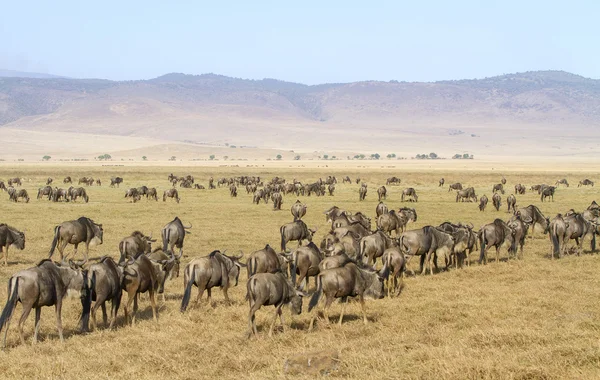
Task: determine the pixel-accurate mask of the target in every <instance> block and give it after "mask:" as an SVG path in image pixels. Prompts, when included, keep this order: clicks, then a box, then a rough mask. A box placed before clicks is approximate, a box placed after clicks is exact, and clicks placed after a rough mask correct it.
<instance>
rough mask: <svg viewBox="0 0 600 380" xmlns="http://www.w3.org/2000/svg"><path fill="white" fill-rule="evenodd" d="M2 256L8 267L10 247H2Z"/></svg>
mask: <svg viewBox="0 0 600 380" xmlns="http://www.w3.org/2000/svg"><path fill="white" fill-rule="evenodd" d="M2 255H3V256H4V266H8V246H6V247H2Z"/></svg>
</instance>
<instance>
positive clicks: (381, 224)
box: [377, 210, 408, 236]
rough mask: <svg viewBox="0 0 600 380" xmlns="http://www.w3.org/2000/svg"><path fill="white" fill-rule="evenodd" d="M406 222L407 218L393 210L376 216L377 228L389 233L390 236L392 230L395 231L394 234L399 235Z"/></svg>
mask: <svg viewBox="0 0 600 380" xmlns="http://www.w3.org/2000/svg"><path fill="white" fill-rule="evenodd" d="M407 223H408V219H406V218H405V217H404V216H403V215H402V214H400V213H396V211H395V210H390V212H388V213H387V214H383V215H381V216H380V217H379V218H377V229H379V230H381V231H383V232H386V233H388V234H390V236H391V234H392V231H395V232H396V236H400V233H401V232H402V231H404V227H405V226H406V224H407Z"/></svg>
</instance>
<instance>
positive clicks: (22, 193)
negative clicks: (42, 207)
mask: <svg viewBox="0 0 600 380" xmlns="http://www.w3.org/2000/svg"><path fill="white" fill-rule="evenodd" d="M11 189H13V191H12V192H11V191H10V190H11ZM8 190H9V191H8V194H9V196H10V200H11V201H13V202H18V201H19V198H21V199H24V200H25V203H29V194H28V193H27V190H25V189H21V190H16V189H15V188H14V187H9V188H8Z"/></svg>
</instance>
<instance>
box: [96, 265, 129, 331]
mask: <svg viewBox="0 0 600 380" xmlns="http://www.w3.org/2000/svg"><path fill="white" fill-rule="evenodd" d="M122 280H123V273H122V271H121V270H120V269H119V268H118V267H117V264H116V263H115V261H114V260H113V259H112V258H110V257H108V256H104V257H102V258H101V259H100V261H99V262H97V263H94V264H92V265H90V267H89V269H88V284H89V285H88V286H89V290H90V292H91V296H92V301H94V305H92V309H91V311H90V314H91V316H92V328H93V329H94V330H96V329H97V323H96V310H98V307H102V320H103V321H104V327H107V326H106V325H107V323H108V316H107V313H106V301H108V300H110V303H111V312H110V325H108V328H109V329H110V330H112V329H113V327H114V325H115V322H116V321H117V312H118V311H119V306H120V305H121V295H122V294H123V290H122V289H121V283H122Z"/></svg>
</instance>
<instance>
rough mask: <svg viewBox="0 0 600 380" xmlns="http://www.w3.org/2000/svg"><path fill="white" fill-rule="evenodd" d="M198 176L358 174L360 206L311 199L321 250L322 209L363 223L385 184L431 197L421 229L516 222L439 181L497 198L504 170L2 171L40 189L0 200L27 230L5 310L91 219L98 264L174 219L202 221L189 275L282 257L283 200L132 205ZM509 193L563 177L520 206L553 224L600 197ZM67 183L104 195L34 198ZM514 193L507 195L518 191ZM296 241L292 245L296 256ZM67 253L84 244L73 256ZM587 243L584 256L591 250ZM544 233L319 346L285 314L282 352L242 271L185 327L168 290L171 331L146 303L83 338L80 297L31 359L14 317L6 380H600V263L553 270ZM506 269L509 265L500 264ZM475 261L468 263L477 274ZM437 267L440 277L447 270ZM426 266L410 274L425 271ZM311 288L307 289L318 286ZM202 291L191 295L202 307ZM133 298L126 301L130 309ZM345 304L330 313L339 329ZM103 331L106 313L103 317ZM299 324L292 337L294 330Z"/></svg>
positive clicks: (4, 360) (392, 202)
mask: <svg viewBox="0 0 600 380" xmlns="http://www.w3.org/2000/svg"><path fill="white" fill-rule="evenodd" d="M171 171H174V172H176V173H177V174H181V175H183V174H188V173H189V174H192V175H194V176H195V177H196V179H197V181H199V182H200V183H202V184H204V185H206V183H207V178H208V177H209V176H214V177H215V178H219V177H222V176H232V175H241V174H252V175H261V176H262V177H263V178H265V179H270V178H272V177H273V176H275V175H279V176H284V177H285V178H288V179H290V180H291V179H292V178H297V179H300V180H302V181H309V180H314V179H316V178H318V177H319V176H321V177H325V176H327V175H328V174H334V175H336V176H337V177H338V179H339V180H340V181H341V178H342V176H345V175H346V174H348V175H350V176H351V177H352V178H354V177H356V176H360V177H362V178H364V179H365V180H366V181H367V182H368V183H369V194H368V195H367V200H366V201H365V202H358V193H357V185H356V184H352V185H342V184H341V183H340V184H338V186H337V191H336V194H335V196H334V197H329V196H326V197H319V198H317V197H314V196H313V197H310V198H308V197H301V198H300V199H301V200H302V201H304V202H306V203H307V204H308V214H307V216H306V217H305V220H306V222H307V224H308V225H309V227H313V226H317V227H318V228H319V231H318V232H317V238H316V240H319V241H320V239H321V238H322V236H323V234H324V233H325V231H326V230H327V229H328V226H327V225H326V224H325V218H324V217H323V211H324V210H325V209H327V208H329V207H330V206H332V205H338V206H339V207H342V208H344V209H348V210H352V211H359V210H360V211H363V212H366V213H367V214H369V215H373V214H374V210H375V205H376V204H377V199H376V188H377V187H378V186H379V185H380V184H382V183H384V182H385V178H387V177H388V176H391V175H397V176H399V177H401V178H402V185H401V186H388V194H389V197H388V200H387V204H388V205H389V206H390V207H394V208H397V207H399V206H400V205H401V203H400V190H401V189H402V188H404V187H405V186H412V187H415V188H416V189H417V191H418V193H419V203H417V204H412V206H414V207H416V209H417V212H418V216H419V220H418V222H417V223H415V224H414V225H413V226H412V227H411V228H414V227H421V226H424V225H426V224H438V223H441V222H443V221H445V220H451V221H454V222H457V221H463V222H467V221H470V222H473V224H474V225H475V226H476V227H479V226H480V225H482V224H484V223H488V222H490V221H492V220H493V219H494V218H496V217H500V218H503V219H507V218H508V216H509V215H508V214H507V212H506V205H505V197H506V196H504V197H503V198H504V204H503V206H502V209H501V211H500V212H496V211H494V210H493V208H492V207H491V205H489V207H488V210H487V211H486V212H484V213H480V212H479V211H478V210H477V207H476V205H475V204H472V203H460V204H459V203H455V202H454V193H448V192H447V187H446V188H445V189H441V188H438V187H437V181H438V179H439V177H440V176H441V175H443V176H444V177H446V180H447V183H450V182H454V181H458V180H460V181H461V182H463V184H468V185H472V186H475V188H476V191H477V194H478V195H479V196H481V195H482V194H484V193H485V194H487V195H488V197H490V195H491V187H492V184H493V183H497V182H498V181H499V179H500V175H498V174H497V173H492V174H490V173H489V172H483V171H481V172H478V171H469V172H468V173H466V174H461V173H460V172H459V171H456V170H451V169H449V170H448V171H447V172H444V173H439V172H436V173H435V174H433V173H432V172H431V171H429V172H422V173H420V172H415V171H410V172H403V171H402V170H395V171H391V170H385V169H347V170H338V169H335V170H334V169H328V168H319V169H317V168H312V169H294V170H291V169H284V168H279V169H275V168H273V169H269V168H261V169H258V168H204V167H202V168H200V167H194V168H167V167H155V168H152V167H109V168H101V167H86V168H83V167H77V166H72V167H69V166H65V165H63V166H56V167H52V166H43V167H42V166H40V167H34V166H24V167H21V168H13V169H10V168H3V170H2V173H0V178H4V179H6V178H9V177H12V176H14V175H20V176H23V177H25V178H28V179H30V181H28V182H26V183H25V184H24V187H25V188H26V189H27V190H28V191H30V195H32V196H33V199H32V201H31V202H30V203H29V204H21V203H19V204H13V203H10V202H8V199H7V198H8V197H7V196H6V195H5V194H4V195H2V194H0V196H1V197H2V199H1V200H0V204H2V210H3V212H2V218H1V220H0V221H1V222H5V223H8V224H10V225H12V226H14V227H16V228H19V229H25V230H26V236H27V238H26V239H27V240H26V249H25V250H24V251H22V252H21V251H16V250H15V249H11V252H10V253H11V255H10V258H9V262H10V264H9V267H8V268H5V267H0V300H1V301H0V302H4V300H6V296H7V295H6V286H4V285H3V284H6V281H7V279H8V278H9V277H10V276H11V275H12V274H13V273H15V272H16V271H18V270H20V269H23V268H27V267H30V266H32V265H35V263H36V262H38V261H39V260H40V259H42V258H44V257H46V256H47V253H48V249H49V246H50V243H51V239H52V232H53V228H54V226H55V225H56V224H58V223H60V222H62V221H65V220H71V219H75V218H77V217H79V216H81V215H85V216H88V217H91V218H93V219H94V220H96V221H98V222H101V223H103V225H104V230H105V239H104V244H103V245H101V246H97V247H92V248H91V256H92V257H97V256H100V255H105V254H108V255H112V256H113V257H117V246H118V242H119V241H120V240H121V239H122V238H123V237H125V236H127V235H128V234H129V233H131V231H133V230H135V229H139V230H141V231H143V232H145V233H153V234H154V236H158V235H159V233H160V229H161V228H162V226H163V225H164V224H165V223H166V222H168V221H170V220H171V219H172V218H173V217H174V216H176V215H177V216H179V217H180V218H181V219H182V220H183V221H184V223H186V224H187V223H192V224H193V229H192V234H191V235H188V237H187V238H186V243H185V257H184V259H183V263H184V264H185V263H186V262H187V261H189V260H190V259H192V258H193V257H196V256H202V255H206V254H207V253H209V252H210V251H211V250H213V249H228V252H230V253H237V252H238V251H239V250H243V251H244V253H245V254H248V253H250V252H251V251H253V250H256V249H259V248H262V247H263V246H264V245H265V244H266V243H270V244H271V245H273V246H276V247H278V246H279V236H278V235H279V229H278V228H279V226H280V225H281V224H283V223H286V222H288V221H290V220H291V214H290V213H289V207H290V206H291V204H292V202H293V201H295V200H296V197H295V196H286V197H285V198H284V207H283V208H284V210H283V211H280V212H275V211H272V206H271V205H270V204H269V205H265V204H263V203H261V204H260V205H258V206H256V205H253V204H251V199H250V198H251V197H250V195H246V193H245V190H243V189H240V191H239V196H238V198H237V199H233V198H230V197H229V192H228V191H227V190H226V189H217V190H214V191H208V190H207V191H198V190H186V189H182V190H181V191H180V192H181V197H182V201H181V203H180V204H176V203H174V202H170V201H167V203H163V202H162V200H161V201H159V202H153V201H152V202H146V201H145V200H143V201H142V202H140V203H137V204H132V203H129V202H127V201H126V200H125V199H124V198H123V195H124V193H125V190H126V189H127V188H128V187H132V186H139V185H142V184H146V185H149V186H156V187H157V188H158V189H159V192H160V194H161V195H162V191H163V190H164V189H166V188H168V187H169V184H168V182H167V179H166V177H167V175H168V173H169V172H171ZM115 174H121V175H122V176H123V177H124V178H125V182H124V184H123V185H122V186H121V188H120V189H112V188H109V187H108V183H109V178H110V176H111V175H115ZM503 174H504V175H505V176H506V178H507V180H508V188H509V190H510V189H511V188H512V186H514V184H515V183H518V182H520V183H523V184H525V185H528V186H529V185H531V184H534V183H541V182H546V183H554V181H556V179H558V178H562V177H567V178H568V179H569V181H570V182H571V183H572V186H571V188H569V189H563V188H560V189H559V190H558V191H557V192H556V196H555V202H554V203H543V204H541V203H540V201H539V197H538V196H537V193H536V194H531V193H529V192H528V193H527V194H526V195H523V196H517V199H518V205H520V206H526V205H528V204H530V203H534V204H536V205H538V206H540V208H541V210H542V211H543V212H544V213H545V214H546V215H554V214H556V213H557V212H565V211H566V210H568V209H570V208H575V209H576V210H582V209H583V208H585V207H587V205H589V203H590V202H591V201H592V200H593V199H595V198H596V195H597V192H596V190H595V188H579V189H578V188H576V187H575V186H574V185H575V184H576V183H577V181H578V180H579V179H581V178H584V177H586V176H587V177H589V178H591V179H592V180H594V179H595V178H594V176H593V175H592V174H589V173H582V174H577V177H575V176H573V175H569V174H568V173H555V172H550V171H545V172H538V173H535V172H532V173H526V172H512V173H510V172H505V173H503ZM65 175H71V176H73V178H78V177H80V176H83V175H88V176H90V175H91V176H92V177H95V178H96V177H100V178H101V179H102V180H103V183H104V186H102V187H100V188H98V187H91V188H89V189H88V193H89V195H90V199H91V201H90V203H89V204H80V203H78V204H71V203H68V204H65V203H60V204H55V203H48V202H47V201H38V200H36V199H35V195H36V194H37V188H38V187H40V186H42V184H43V183H44V182H45V179H46V178H47V177H48V176H52V177H54V178H55V181H57V182H59V183H62V178H63V177H64V176H65ZM507 195H508V194H507ZM294 245H295V244H294V243H292V244H291V245H290V247H293V246H294ZM67 249H68V250H71V249H72V247H69V248H67ZM587 250H589V244H586V251H587ZM548 253H549V242H548V238H547V236H544V235H542V234H541V233H540V232H539V231H538V232H536V234H535V237H534V238H533V239H528V241H527V245H526V247H525V258H524V259H523V260H518V261H516V260H510V261H508V262H501V263H499V264H495V263H493V262H492V263H490V264H488V265H486V266H479V265H477V264H474V265H472V266H471V267H470V268H465V269H460V270H450V271H449V272H442V273H439V274H436V275H433V276H416V277H408V278H407V279H406V280H405V288H404V291H403V292H402V294H401V296H400V297H399V298H393V299H387V298H386V299H383V300H376V301H373V300H371V301H368V302H367V312H368V316H369V319H370V322H371V323H370V324H369V325H367V326H365V325H363V323H362V320H361V318H360V309H359V306H358V304H355V303H352V304H351V305H349V306H348V308H347V311H346V317H345V322H344V324H343V326H342V327H341V328H340V327H338V326H337V325H335V326H332V327H330V328H328V327H325V326H324V325H323V323H318V325H317V328H316V331H314V332H312V333H307V332H306V328H307V325H308V321H309V315H308V314H307V313H306V305H307V302H305V307H304V313H303V314H302V315H300V316H298V317H295V318H294V320H293V322H292V319H291V316H290V314H289V311H288V310H287V309H285V313H284V315H285V318H286V323H287V326H288V328H287V329H286V331H285V332H284V333H282V332H281V331H280V330H278V332H277V333H276V334H275V335H274V337H273V338H272V339H269V338H268V337H267V336H266V332H267V330H268V324H269V322H270V321H271V318H272V316H273V308H272V307H268V308H263V309H261V310H259V311H258V313H257V324H258V327H259V334H260V336H259V338H258V339H255V338H253V339H251V340H249V341H246V340H245V339H244V333H245V332H246V328H247V314H248V305H247V303H246V302H244V294H245V286H244V285H245V278H246V275H245V271H244V272H243V273H242V275H241V277H240V280H241V281H240V285H239V286H238V287H237V288H234V289H232V290H231V292H230V296H231V298H232V300H233V305H231V306H227V305H225V304H224V302H223V298H222V293H221V292H220V291H219V290H216V291H214V292H213V305H210V306H209V305H206V304H205V303H204V304H202V305H201V306H199V307H196V308H192V309H191V310H189V311H188V312H187V313H185V314H181V313H180V312H179V303H180V300H181V295H182V293H183V284H182V283H183V279H182V277H180V278H178V279H177V280H175V281H173V282H169V283H167V285H166V292H167V302H166V303H165V304H162V302H159V304H160V311H159V323H158V325H157V324H155V323H154V322H153V321H152V318H151V315H152V314H151V312H150V308H149V302H148V300H147V299H144V300H142V301H141V303H140V307H141V313H140V318H139V319H138V320H140V322H139V323H138V324H136V325H135V326H133V327H129V326H125V325H124V322H123V317H122V309H121V310H120V312H119V321H118V328H117V329H116V331H106V330H104V329H103V328H102V327H101V328H100V329H99V330H98V331H95V332H92V333H90V334H87V335H80V334H78V333H77V332H76V331H75V329H76V323H77V319H78V316H79V308H80V303H79V300H78V299H69V300H67V301H66V302H65V307H64V308H63V324H64V327H65V333H66V341H65V343H64V344H61V343H60V342H59V340H58V336H57V332H56V327H55V317H54V311H53V309H51V308H44V309H43V311H42V328H41V339H42V342H41V343H39V344H37V345H36V346H31V345H30V344H29V342H30V341H31V336H32V332H33V315H30V318H29V320H28V321H27V323H26V330H25V331H26V336H27V339H28V344H27V345H24V346H23V345H20V344H19V339H18V336H17V333H16V321H17V319H18V317H19V315H20V310H21V308H20V306H18V307H17V310H16V312H15V315H14V316H13V320H12V323H11V328H10V331H9V335H8V336H9V338H8V345H9V347H8V348H7V350H6V351H5V352H0V373H2V377H4V378H83V377H86V378H90V377H91V378H110V379H115V378H131V377H134V378H139V377H144V378H163V379H164V378H208V377H212V378H255V379H264V378H281V377H284V374H283V363H284V361H285V359H286V358H288V357H290V356H292V355H293V354H295V353H298V352H305V351H316V350H321V349H337V350H340V352H341V354H340V359H341V363H340V366H339V369H338V370H337V371H336V372H334V373H333V374H332V376H333V377H344V378H386V379H390V378H456V379H465V378H473V379H475V378H476V379H482V378H502V379H507V378H514V379H534V378H536V379H537V378H548V379H550V378H556V379H559V378H560V379H564V378H598V377H600V345H599V338H598V337H599V334H600V302H598V294H599V293H598V290H599V285H600V278H599V277H598V272H599V270H600V259H599V257H598V256H597V255H595V254H588V253H586V254H584V255H583V256H580V257H566V258H564V259H561V260H554V261H551V260H550V259H549V256H548ZM502 257H506V253H505V252H504V253H503V256H502ZM476 259H477V257H476V255H475V254H473V255H472V256H471V260H472V261H475V260H476ZM442 261H443V260H441V259H440V265H441V264H442ZM416 266H417V260H416V259H415V260H413V261H412V262H411V263H410V267H411V268H412V269H416ZM313 284H314V282H313V280H311V289H312V287H313V286H314V285H313ZM195 294H196V293H195V290H194V297H195ZM125 300H126V297H124V300H123V302H125ZM339 310H340V308H339V305H336V304H334V305H333V307H332V309H331V316H332V317H333V318H334V321H335V320H336V317H337V315H338V313H339ZM98 317H100V319H101V314H100V313H99V314H98ZM290 323H292V328H291V329H290V328H289V326H290Z"/></svg>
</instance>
